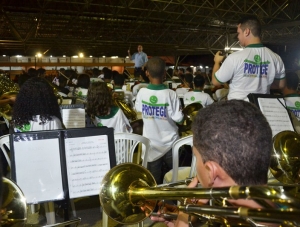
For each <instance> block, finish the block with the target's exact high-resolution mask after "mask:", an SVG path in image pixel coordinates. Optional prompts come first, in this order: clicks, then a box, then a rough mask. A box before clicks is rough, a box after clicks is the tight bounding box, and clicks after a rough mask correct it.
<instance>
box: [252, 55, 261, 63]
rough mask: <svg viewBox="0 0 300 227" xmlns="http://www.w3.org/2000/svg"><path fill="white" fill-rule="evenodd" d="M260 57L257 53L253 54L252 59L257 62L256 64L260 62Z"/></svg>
mask: <svg viewBox="0 0 300 227" xmlns="http://www.w3.org/2000/svg"><path fill="white" fill-rule="evenodd" d="M260 59H261V58H260V56H259V55H255V56H254V61H255V62H256V63H257V64H259V63H260V61H261V60H260Z"/></svg>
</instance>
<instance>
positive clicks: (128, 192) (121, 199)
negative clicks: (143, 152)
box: [99, 163, 300, 224]
mask: <svg viewBox="0 0 300 227" xmlns="http://www.w3.org/2000/svg"><path fill="white" fill-rule="evenodd" d="M292 189H293V186H281V187H264V186H231V187H223V188H210V189H207V188H172V187H157V185H156V183H155V180H154V178H153V176H152V175H151V173H150V172H149V171H148V170H147V169H145V168H144V167H142V166H139V165H136V164H132V163H126V164H121V165H118V166H116V167H114V168H112V169H111V170H110V171H109V172H108V173H107V174H106V175H105V177H104V178H103V181H102V184H101V189H100V194H99V197H100V203H101V205H102V207H103V209H104V211H105V213H106V214H107V215H108V216H109V217H111V218H112V219H114V220H115V221H117V222H119V223H121V224H135V223H139V222H141V221H143V220H145V219H146V218H147V217H149V216H150V215H151V213H152V212H153V210H154V208H155V205H156V200H161V199H169V200H172V199H184V198H192V199H220V198H228V199H254V200H265V199H267V200H269V201H272V202H275V203H280V204H283V205H286V206H287V207H289V209H285V210H283V209H249V208H244V207H240V208H235V207H232V208H229V209H228V208H220V207H205V206H201V207H196V206H192V205H186V206H179V208H178V209H179V210H181V211H184V212H187V213H189V214H191V213H192V214H194V213H200V214H201V213H202V214H213V215H218V216H225V217H227V216H228V217H234V218H247V217H250V218H254V219H257V220H259V221H261V220H264V221H272V222H280V221H285V220H288V221H296V222H297V223H298V222H300V199H299V198H298V197H296V196H295V195H294V194H293V193H292V192H291V190H292Z"/></svg>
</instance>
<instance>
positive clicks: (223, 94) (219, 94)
mask: <svg viewBox="0 0 300 227" xmlns="http://www.w3.org/2000/svg"><path fill="white" fill-rule="evenodd" d="M228 92H229V89H227V88H221V89H218V90H216V92H215V93H214V94H213V97H214V99H215V100H216V101H218V102H219V101H225V100H226V98H227V95H228Z"/></svg>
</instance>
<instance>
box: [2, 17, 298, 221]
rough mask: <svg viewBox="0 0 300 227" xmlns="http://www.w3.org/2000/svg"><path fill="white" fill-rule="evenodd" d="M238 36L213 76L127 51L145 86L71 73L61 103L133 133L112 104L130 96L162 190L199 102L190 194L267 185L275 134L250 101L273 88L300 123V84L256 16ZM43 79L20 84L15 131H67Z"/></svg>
mask: <svg viewBox="0 0 300 227" xmlns="http://www.w3.org/2000/svg"><path fill="white" fill-rule="evenodd" d="M237 34H238V39H239V42H240V45H242V46H244V47H245V49H244V50H242V51H239V52H235V53H232V54H231V55H229V56H228V57H227V58H226V59H225V55H224V54H222V53H221V52H217V53H216V55H215V58H214V62H215V64H214V67H213V70H212V73H211V75H203V73H202V72H195V73H194V72H193V71H192V68H189V67H188V68H186V69H185V70H184V69H183V68H178V69H176V68H175V69H174V70H168V71H167V74H166V64H165V62H164V61H163V60H162V59H161V58H159V57H152V58H150V59H148V58H147V55H146V54H145V53H144V52H143V47H142V46H141V45H139V46H138V52H136V53H135V54H133V55H132V56H131V55H130V50H129V51H128V54H129V56H130V58H132V59H133V60H135V71H134V74H135V76H136V78H139V79H140V83H138V84H136V85H135V86H133V87H129V88H130V89H128V86H126V82H125V79H127V76H125V75H124V74H120V73H119V72H117V71H112V70H110V69H108V68H106V67H105V68H103V69H102V71H100V70H99V69H94V70H92V72H91V75H89V74H87V73H86V74H80V75H77V74H75V73H74V71H72V70H65V71H63V72H62V73H61V74H60V75H59V76H58V77H57V78H56V79H55V81H53V82H54V83H55V89H57V90H58V92H59V94H60V95H61V96H63V97H75V98H76V100H78V101H80V103H84V104H85V107H86V116H87V120H89V121H90V122H91V125H93V126H94V127H103V126H106V127H112V128H114V130H115V132H126V133H131V132H132V127H131V124H130V119H128V118H127V117H126V115H125V114H124V112H123V111H122V109H121V108H120V107H119V106H117V105H116V104H115V102H114V101H113V100H114V98H115V96H116V93H118V92H124V95H126V97H127V98H128V99H129V100H130V101H129V102H128V103H127V104H128V105H131V108H133V109H134V110H135V111H136V112H139V113H141V118H142V119H143V124H144V126H143V127H144V128H143V136H145V137H146V138H148V139H150V141H151V149H150V151H149V156H148V159H147V161H148V167H147V168H148V169H149V170H150V172H151V173H152V174H153V176H154V178H155V180H156V182H157V183H162V180H163V175H164V173H165V172H166V171H168V170H170V169H172V161H173V159H172V145H173V144H174V142H175V141H176V140H178V139H179V138H180V136H179V133H178V126H179V125H180V124H182V122H183V120H184V117H185V116H184V114H183V112H182V110H183V108H184V107H185V106H188V105H190V104H192V103H200V104H201V105H202V106H203V108H202V109H201V110H199V111H198V114H197V116H196V118H195V119H194V121H193V138H194V139H193V144H194V147H193V153H194V155H195V156H196V159H197V163H196V168H197V177H196V178H195V179H194V180H193V182H192V183H191V184H190V186H189V187H196V185H197V184H198V183H199V182H200V184H201V185H202V186H203V187H222V186H232V185H265V184H266V183H267V177H268V167H269V163H270V153H271V150H272V132H271V129H270V126H269V124H268V122H267V121H266V118H265V117H264V116H263V114H262V113H261V112H260V110H259V109H258V108H257V107H255V106H254V105H253V104H251V103H249V102H247V101H248V99H247V95H248V94H250V93H261V94H269V93H270V89H277V90H279V91H280V92H282V94H283V95H284V96H285V100H286V106H287V108H289V109H290V110H291V111H292V112H293V113H294V114H295V115H296V117H298V119H299V120H300V117H299V116H300V95H299V92H298V84H299V78H298V76H297V74H295V73H293V72H289V73H285V68H284V64H283V62H282V60H281V58H280V56H278V55H277V54H275V53H274V52H272V51H271V50H270V49H268V48H267V47H265V46H264V45H263V44H262V43H261V39H260V37H261V25H260V23H259V21H258V20H257V19H256V18H255V17H253V16H249V17H246V18H243V19H242V20H241V21H240V22H239V23H238V26H237ZM44 74H45V71H43V70H39V71H35V70H33V69H32V70H28V74H26V75H24V76H20V77H19V85H20V91H19V93H18V95H17V97H16V98H15V99H13V100H12V99H11V98H9V99H10V100H9V103H12V102H14V104H13V115H12V120H11V122H10V126H11V128H12V129H13V131H14V132H24V131H36V130H55V129H61V128H63V127H64V125H63V122H62V117H61V113H60V109H59V105H58V102H57V96H56V95H55V94H54V92H53V85H52V86H51V85H50V84H49V82H47V80H46V79H45V78H43V77H44V76H43V75H44ZM194 74H195V75H194ZM174 80H180V81H181V84H180V85H179V86H178V87H176V88H174V86H173V84H171V86H169V85H170V81H174ZM210 82H212V84H213V85H215V87H214V90H212V89H211V87H212V86H211V84H210ZM171 83H172V82H171ZM215 88H218V89H215ZM217 91H219V92H217ZM212 93H214V94H215V96H214V97H212V96H211V95H212ZM2 99H4V100H5V99H8V98H7V97H2ZM180 99H181V100H180ZM258 154H259V155H258ZM142 158H144V157H142ZM229 202H230V204H231V205H232V206H246V207H250V208H261V205H259V204H258V203H256V202H255V201H251V200H248V201H246V200H237V201H234V200H232V201H229ZM197 203H201V204H206V203H207V201H206V200H199V201H197ZM274 206H275V205H274ZM152 220H153V221H162V222H165V224H166V225H167V226H188V222H189V221H188V215H186V214H183V213H179V215H178V218H177V220H166V219H164V218H163V217H156V216H155V217H154V216H153V217H152Z"/></svg>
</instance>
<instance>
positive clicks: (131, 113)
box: [113, 92, 137, 121]
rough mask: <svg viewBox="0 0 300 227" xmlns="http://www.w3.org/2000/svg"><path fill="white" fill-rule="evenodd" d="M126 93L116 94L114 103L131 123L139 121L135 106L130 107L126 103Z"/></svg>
mask: <svg viewBox="0 0 300 227" xmlns="http://www.w3.org/2000/svg"><path fill="white" fill-rule="evenodd" d="M124 99H125V97H124V92H114V95H113V102H114V104H115V105H116V106H118V107H119V108H120V109H121V110H122V111H123V113H124V114H125V116H126V117H127V118H128V120H129V121H134V120H136V119H137V113H136V112H135V110H134V109H133V106H129V104H128V103H126V102H125V100H124Z"/></svg>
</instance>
